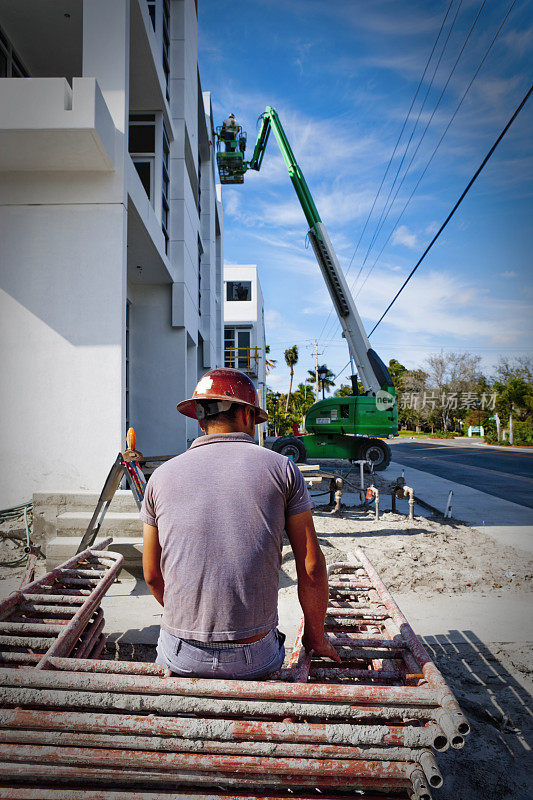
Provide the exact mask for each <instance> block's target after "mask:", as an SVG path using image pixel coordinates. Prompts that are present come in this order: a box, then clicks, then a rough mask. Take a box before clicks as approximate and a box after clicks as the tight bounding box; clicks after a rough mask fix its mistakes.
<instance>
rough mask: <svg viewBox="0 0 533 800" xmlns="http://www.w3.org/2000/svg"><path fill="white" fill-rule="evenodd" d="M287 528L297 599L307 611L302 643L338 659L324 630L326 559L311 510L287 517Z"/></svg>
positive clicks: (326, 600) (326, 582)
mask: <svg viewBox="0 0 533 800" xmlns="http://www.w3.org/2000/svg"><path fill="white" fill-rule="evenodd" d="M285 528H286V530H287V536H288V537H289V542H290V543H291V547H292V552H293V553H294V560H295V562H296V573H297V576H298V599H299V601H300V605H301V606H302V609H303V612H304V620H305V624H304V635H303V645H304V647H305V649H306V650H307V651H310V650H313V651H314V652H315V653H316V654H317V655H319V656H327V657H328V658H331V659H333V660H334V661H338V662H339V663H340V658H339V656H338V655H337V652H336V650H335V649H334V647H333V645H332V644H331V643H330V642H329V640H328V638H327V636H326V635H325V633H324V619H325V617H326V609H327V607H328V576H327V572H326V559H325V558H324V555H323V553H322V550H321V549H320V545H319V543H318V539H317V536H316V532H315V525H314V522H313V515H312V514H311V512H310V511H303V512H302V513H301V514H294V515H293V516H291V517H288V519H287V521H286V524H285Z"/></svg>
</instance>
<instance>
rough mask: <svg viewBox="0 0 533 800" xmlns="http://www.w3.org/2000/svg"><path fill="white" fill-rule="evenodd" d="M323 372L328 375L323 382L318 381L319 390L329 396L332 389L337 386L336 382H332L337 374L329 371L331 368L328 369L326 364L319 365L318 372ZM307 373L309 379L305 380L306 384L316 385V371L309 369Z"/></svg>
mask: <svg viewBox="0 0 533 800" xmlns="http://www.w3.org/2000/svg"><path fill="white" fill-rule="evenodd" d="M321 370H322V371H324V372H325V374H326V375H325V378H324V379H323V380H319V381H318V388H319V389H322V390H323V391H325V392H326V393H327V394H329V393H330V391H331V387H332V386H335V381H334V380H332V378H334V377H335V373H334V372H332V371H331V370H330V369H329V367H327V366H326V365H325V364H319V366H318V372H319V373H320V371H321ZM307 373H308V377H307V378H306V379H305V382H306V383H311V384H313V383H316V373H315V371H314V370H312V369H308V370H307Z"/></svg>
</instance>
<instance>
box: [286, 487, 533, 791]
mask: <svg viewBox="0 0 533 800" xmlns="http://www.w3.org/2000/svg"><path fill="white" fill-rule="evenodd" d="M377 481H378V482H379V476H378V479H377ZM322 488H323V487H320V486H317V487H313V492H315V491H317V492H318V491H320V490H321V489H322ZM382 488H385V487H384V486H382ZM323 499H327V498H319V497H317V502H318V501H319V500H323ZM315 526H316V529H317V533H318V536H319V540H320V544H321V547H322V550H323V552H324V554H325V557H326V561H327V562H328V563H332V562H334V561H343V560H345V559H346V558H347V554H348V553H349V552H351V551H352V552H353V550H354V549H355V548H356V547H363V548H364V550H365V552H366V554H367V556H368V557H369V558H370V560H371V561H372V562H373V564H374V566H375V567H376V569H377V571H378V573H379V574H380V576H381V578H382V580H383V581H384V583H385V584H386V585H387V587H388V588H389V590H390V591H391V593H392V594H393V596H396V598H397V599H398V602H399V605H400V607H401V605H402V604H401V597H402V595H406V593H411V594H414V595H415V597H416V598H417V599H418V601H419V603H420V606H421V608H423V610H424V616H425V624H424V629H425V630H427V629H428V618H429V619H430V620H432V621H434V627H432V626H431V624H430V625H429V627H430V628H432V630H434V633H432V634H426V635H423V636H420V638H421V639H422V641H423V642H424V644H425V646H426V647H427V649H428V650H429V652H430V654H431V656H432V658H433V659H434V661H435V662H436V664H437V666H438V667H439V668H440V670H441V671H442V672H443V674H444V676H445V678H446V680H447V682H448V684H449V685H450V687H451V688H452V690H453V691H454V693H455V695H456V697H457V699H458V701H459V703H460V704H461V706H462V707H463V710H464V712H465V713H466V715H467V717H468V719H469V721H470V723H471V727H472V733H471V734H470V736H469V737H468V738H467V740H466V746H465V748H464V750H461V751H457V750H450V751H448V752H447V753H444V754H442V755H441V754H439V756H438V763H439V765H440V767H441V770H442V773H443V775H444V786H443V787H442V789H439V790H435V793H434V796H435V798H436V800H467V799H469V798H475V799H476V800H477V799H478V798H479V800H511V798H512V800H530V799H531V797H533V795H532V791H531V784H530V780H531V769H532V767H533V759H532V756H531V748H532V746H533V725H532V706H531V694H532V689H533V682H532V680H531V679H532V677H533V676H532V669H533V666H532V659H531V636H530V635H528V634H527V632H526V627H527V626H528V625H529V626H531V616H529V618H526V617H525V618H524V619H523V620H522V621H520V620H515V619H513V620H511V619H510V620H509V623H510V624H509V632H510V635H509V636H507V635H504V636H503V637H502V625H501V623H500V625H499V626H498V631H497V633H496V631H495V633H496V636H497V637H499V638H502V639H503V641H498V640H497V639H493V638H492V637H491V636H488V635H487V632H488V631H490V630H491V627H492V626H491V619H490V615H491V614H496V612H497V611H501V610H502V609H505V608H507V606H508V607H510V608H514V605H513V603H516V601H518V600H520V601H523V600H524V599H525V598H527V597H528V596H529V598H531V594H529V593H530V592H531V589H532V577H533V563H532V561H531V557H530V555H529V554H528V553H524V552H520V551H517V550H514V549H513V548H511V547H503V546H501V545H499V544H498V543H497V542H495V541H494V540H493V539H491V538H489V537H488V536H485V535H484V534H483V533H480V532H479V531H475V530H473V529H471V528H469V527H467V526H465V525H463V524H461V523H458V522H455V521H453V520H446V521H444V520H443V519H442V517H437V516H433V517H432V516H430V517H428V518H417V519H415V520H413V521H409V520H408V519H407V518H406V517H405V516H403V515H400V514H393V513H392V512H386V513H384V514H383V515H381V518H380V520H379V521H377V522H376V520H375V519H374V511H373V509H365V508H361V507H351V508H343V510H342V513H341V515H340V516H338V517H337V516H332V515H331V514H330V513H329V509H327V508H325V507H322V508H321V507H318V508H317V509H315ZM280 587H281V588H280V595H281V596H282V597H289V596H291V595H294V597H296V583H295V567H294V559H293V557H292V553H291V550H290V547H289V546H288V542H287V543H286V546H285V547H284V549H283V564H282V574H281V580H280ZM406 596H407V595H406ZM480 599H481V600H482V603H481V607H482V608H483V604H485V606H486V616H488V617H489V618H488V619H487V618H486V616H485V618H481V619H480V618H479V612H478V613H477V618H476V614H475V613H473V614H469V609H470V607H473V606H474V600H475V605H476V607H479V606H480ZM461 601H463V605H461ZM411 605H412V603H411ZM450 606H452V607H453V609H456V608H457V607H459V608H461V607H462V608H464V610H465V618H464V620H457V622H456V625H455V626H454V630H453V631H446V630H445V628H444V624H449V618H450ZM519 607H520V606H519ZM521 607H522V608H523V607H524V605H523V604H522V606H521ZM414 608H415V609H416V605H415V606H414ZM529 608H530V609H531V605H530V606H529ZM482 613H483V612H482ZM504 613H505V611H504ZM408 616H410V617H411V619H413V620H414V619H415V618H416V616H417V615H416V612H415V613H411V614H408ZM452 616H453V613H452ZM443 620H446V622H445V623H443ZM463 621H464V625H461V624H460V623H461V622H463ZM478 622H479V623H482V624H480V625H479V626H478V624H477V623H478ZM511 623H512V625H511ZM413 627H414V628H415V631H416V627H417V626H416V622H414V624H413ZM478 627H479V629H481V630H483V637H484V639H482V638H480V636H479V635H478V634H477V633H476V628H478ZM494 627H496V626H494ZM472 628H473V630H472ZM511 628H512V629H513V630H511ZM517 628H518V629H519V630H520V629H521V630H520V635H519V636H518V637H517V635H516V630H517ZM513 638H515V639H516V638H519V639H520V641H513V640H512V639H513Z"/></svg>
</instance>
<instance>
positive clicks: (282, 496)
mask: <svg viewBox="0 0 533 800" xmlns="http://www.w3.org/2000/svg"><path fill="white" fill-rule="evenodd" d="M312 505H313V504H312V501H310V500H309V495H308V493H307V490H306V487H305V483H304V481H303V478H302V475H301V473H300V471H299V470H298V468H297V467H296V466H295V465H294V464H293V463H292V462H291V461H289V460H288V459H287V458H285V457H284V456H280V455H279V454H277V453H273V452H272V451H270V450H266V449H264V448H260V447H258V446H257V445H256V444H255V442H254V441H253V439H251V437H249V436H248V435H247V434H245V433H223V434H213V435H210V436H203V437H200V438H199V439H196V441H195V442H194V443H193V445H192V446H191V448H190V449H189V450H188V451H187V452H186V453H184V454H183V455H180V456H178V457H177V458H174V459H172V460H171V461H168V462H167V463H166V464H164V465H163V466H161V467H160V468H159V469H158V470H156V472H155V473H154V475H153V476H152V478H151V479H150V481H149V483H148V486H147V490H146V495H145V502H144V505H143V512H142V514H141V517H142V519H143V522H146V523H147V524H148V525H153V526H155V527H157V529H158V536H159V542H160V545H161V550H162V554H161V569H162V572H163V576H164V580H165V594H164V611H163V619H162V623H161V625H162V628H164V629H165V630H167V631H168V632H169V633H172V634H173V635H174V636H178V637H181V638H184V639H193V640H198V641H203V642H209V641H226V640H227V641H235V640H242V639H244V638H246V637H251V636H255V635H256V634H263V633H266V632H268V631H270V630H272V629H273V628H275V626H276V624H277V591H278V575H279V570H280V566H281V547H282V537H283V531H284V528H285V518H286V516H291V515H293V514H298V513H301V512H303V511H307V510H308V509H309V508H311V507H312Z"/></svg>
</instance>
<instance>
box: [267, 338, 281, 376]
mask: <svg viewBox="0 0 533 800" xmlns="http://www.w3.org/2000/svg"><path fill="white" fill-rule="evenodd" d="M269 353H270V345H269V344H267V345H265V356H267V355H268V354H269ZM277 363H278V362H277V360H276V359H275V358H265V364H266V374H267V375H269V374H270V373H271V372H272V371H273V370H274V367H275V366H276V364H277Z"/></svg>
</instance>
